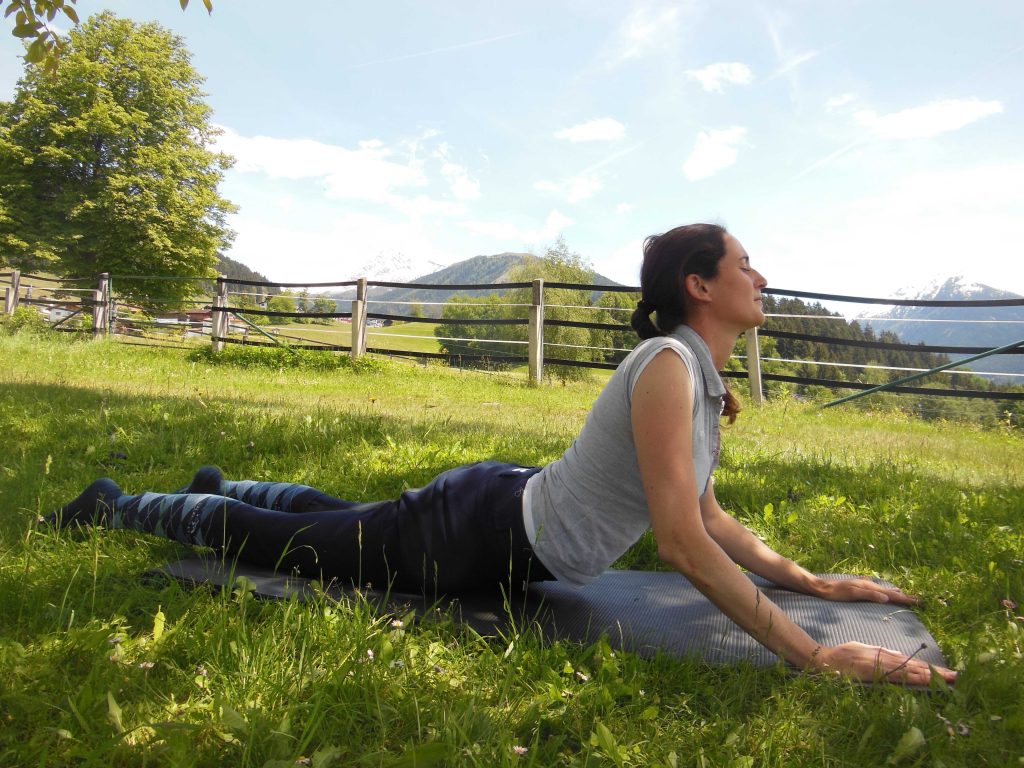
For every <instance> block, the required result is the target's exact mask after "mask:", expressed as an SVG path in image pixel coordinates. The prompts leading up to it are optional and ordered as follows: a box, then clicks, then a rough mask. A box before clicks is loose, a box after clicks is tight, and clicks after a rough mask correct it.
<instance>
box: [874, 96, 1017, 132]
mask: <svg viewBox="0 0 1024 768" xmlns="http://www.w3.org/2000/svg"><path fill="white" fill-rule="evenodd" d="M1002 111H1003V104H1002V102H999V101H982V100H981V99H977V98H973V99H944V100H943V101H934V102H932V103H931V104H925V105H924V106H923V107H911V108H909V109H903V110H900V111H899V112H890V113H889V114H887V115H879V114H877V113H876V112H874V111H873V110H870V109H864V110H861V111H859V112H857V113H856V114H855V115H854V117H855V118H856V120H857V122H858V123H860V124H861V125H863V126H864V127H865V128H867V129H868V130H870V131H871V132H872V133H873V134H874V135H875V136H878V137H879V138H883V139H930V138H932V137H934V136H938V135H939V134H940V133H947V132H949V131H956V130H959V129H961V128H963V127H964V126H966V125H970V124H971V123H973V122H976V121H978V120H981V119H982V118H984V117H988V116H989V115H996V114H999V113H1000V112H1002Z"/></svg>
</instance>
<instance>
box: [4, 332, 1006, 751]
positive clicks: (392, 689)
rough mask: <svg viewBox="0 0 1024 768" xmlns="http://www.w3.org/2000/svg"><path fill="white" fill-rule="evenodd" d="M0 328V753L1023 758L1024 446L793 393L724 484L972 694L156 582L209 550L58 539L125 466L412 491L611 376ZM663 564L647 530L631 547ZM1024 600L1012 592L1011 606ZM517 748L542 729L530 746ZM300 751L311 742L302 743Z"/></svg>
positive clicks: (109, 539)
mask: <svg viewBox="0 0 1024 768" xmlns="http://www.w3.org/2000/svg"><path fill="white" fill-rule="evenodd" d="M187 355H188V353H187V352H185V351H180V350H154V349H145V348H131V349H128V348H124V347H121V346H118V345H117V344H115V343H109V342H100V343H80V342H73V341H71V340H67V339H46V338H31V337H26V336H16V337H13V338H11V337H0V358H2V360H3V365H2V366H0V434H2V435H3V450H2V453H0V722H2V723H3V727H2V728H0V764H3V765H65V764H75V765H96V766H99V765H103V766H108V765H122V764H124V765H135V764H141V763H142V762H146V763H147V764H153V765H181V764H193V763H196V764H207V765H212V764H217V765H253V766H264V765H281V766H284V765H289V766H291V765H296V764H302V765H314V766H330V765H335V766H342V765H414V764H415V765H488V766H492V765H493V766H499V765H527V764H530V765H537V766H547V765H663V766H669V765H707V766H718V765H726V766H754V765H786V766H790V765H794V766H812V765H814V766H817V765H834V766H840V765H851V766H878V765H883V764H886V761H890V764H894V765H939V764H943V765H948V766H953V765H1012V764H1015V763H1016V762H1017V760H1018V758H1020V757H1021V756H1024V704H1022V702H1024V666H1022V657H1021V653H1022V641H1024V634H1022V630H1024V619H1020V618H1019V616H1020V610H1021V609H1020V608H1016V607H1015V604H1016V603H1020V602H1024V575H1022V573H1024V568H1022V564H1024V534H1022V524H1021V515H1022V510H1024V479H1022V476H1021V473H1020V467H1021V466H1024V439H1022V436H1021V435H1020V434H1019V433H1018V432H1012V431H1005V430H981V429H978V428H974V427H971V426H970V425H964V424H942V423H923V422H919V421H915V420H913V419H908V418H904V417H900V416H895V415H893V414H871V413H864V412H860V411H856V410H853V409H846V410H844V409H842V408H836V409H830V410H828V411H821V410H818V409H816V408H814V407H813V406H809V405H806V404H798V403H794V402H790V401H776V402H772V403H770V404H768V405H767V406H766V407H764V408H761V409H754V408H747V409H746V410H745V411H744V413H743V414H742V415H741V417H740V421H739V422H738V423H737V424H736V425H735V426H734V427H732V428H730V429H728V430H726V432H725V436H724V451H723V455H722V466H721V467H720V469H719V471H718V472H717V475H716V477H717V485H716V489H717V495H718V497H719V499H720V500H721V501H722V502H723V505H725V506H726V507H727V508H729V509H730V510H732V511H733V512H734V513H735V514H736V515H737V516H738V517H739V518H740V519H741V520H742V521H743V522H744V523H745V524H747V525H749V526H750V527H751V528H752V529H753V530H755V531H756V532H757V533H758V535H760V536H762V537H764V538H765V540H766V541H768V542H769V544H771V545H772V546H774V547H777V548H778V549H779V550H781V551H782V552H784V553H785V554H788V555H791V556H793V557H794V558H795V559H797V560H799V561H800V562H801V563H802V564H804V565H805V566H807V567H809V568H811V569H812V570H816V571H843V572H864V573H869V574H875V575H879V576H883V577H885V578H889V579H892V580H893V581H896V582H897V583H899V584H900V585H902V586H904V587H906V588H907V589H908V590H910V591H913V592H916V593H919V594H920V595H921V596H922V597H923V599H924V602H923V604H922V606H921V608H920V609H919V611H918V612H919V614H920V616H921V618H922V621H924V623H925V624H926V625H927V626H928V628H929V629H930V631H931V632H932V633H933V635H934V636H935V637H936V639H937V640H938V642H939V643H940V645H941V647H942V650H943V651H944V653H945V654H946V656H947V658H949V659H950V661H951V663H953V664H954V665H957V666H959V667H961V668H962V669H963V670H964V672H963V675H962V677H961V680H960V681H959V683H958V684H957V686H956V688H955V689H953V690H952V691H942V692H935V693H933V694H931V695H927V694H921V693H914V692H908V691H904V690H902V689H899V688H896V687H890V688H872V687H862V686H857V685H852V684H849V683H847V682H845V681H842V680H832V679H824V678H815V677H809V676H790V675H788V674H787V673H786V672H785V670H784V669H782V668H781V667H779V668H775V669H768V670H760V669H754V668H750V667H745V666H742V665H741V666H737V667H725V668H719V667H708V666H704V665H701V664H697V663H694V662H689V661H679V660H676V659H672V658H668V657H658V658H656V659H653V660H643V659H640V658H638V657H635V656H632V655H631V654H626V653H616V652H613V651H612V650H611V649H610V648H609V647H608V646H607V644H606V643H596V644H594V645H592V646H587V647H583V646H577V645H573V644H567V643H560V642H546V641H543V640H542V639H541V638H539V637H538V636H536V634H535V633H534V632H533V630H531V629H529V628H525V629H523V630H521V631H518V632H515V633H512V634H511V635H510V636H508V637H500V638H481V637H479V636H476V635H475V634H473V633H472V632H471V631H469V630H467V629H464V628H461V627H459V626H456V625H454V624H453V623H451V622H445V621H441V622H438V623H429V624H417V625H415V626H413V625H411V622H409V621H403V617H400V616H380V615H376V614H375V613H374V611H372V610H371V609H370V607H369V606H368V605H366V604H365V603H362V602H360V601H359V600H346V601H342V602H340V603H337V602H334V601H332V600H330V599H328V598H326V597H324V598H321V599H318V600H315V601H313V602H312V603H307V604H300V603H297V602H294V601H282V602H267V603H263V602H259V601H255V600H253V599H252V596H251V594H249V593H247V592H246V590H245V589H236V590H234V591H231V592H228V591H225V592H222V593H212V592H210V591H208V590H204V589H196V590H184V589H182V588H181V587H180V586H178V585H177V584H175V583H170V582H166V581H140V579H139V574H141V573H142V572H144V571H145V570H147V569H149V568H152V567H154V566H157V565H160V564H162V563H165V562H167V561H169V560H172V559H175V558H177V557H179V556H180V555H181V554H182V553H183V552H184V551H185V550H184V548H183V547H181V546H179V545H177V544H174V543H171V542H168V541H163V540H158V539H151V538H148V537H145V536H142V535H138V534H135V533H133V532H127V531H96V530H86V531H81V532H68V531H65V532H60V533H54V532H48V531H37V530H36V529H35V527H34V521H35V517H36V515H37V514H40V513H45V512H47V511H49V510H50V509H52V508H53V507H54V506H56V505H58V504H59V503H61V502H63V501H65V500H67V499H68V498H70V497H71V496H73V495H75V494H77V493H78V491H80V490H81V488H82V487H83V486H85V485H86V484H87V483H88V482H89V481H91V480H92V479H94V478H95V477H97V476H101V475H110V476H112V477H114V478H115V479H116V480H118V482H120V483H122V484H123V486H124V487H125V488H126V489H128V490H130V491H133V492H135V491H142V490H148V489H155V490H169V489H172V488H175V487H178V486H180V485H181V484H183V483H184V482H185V481H186V480H187V479H188V478H189V477H190V476H191V473H192V471H193V470H194V469H195V468H196V467H197V466H198V465H200V464H203V463H216V464H219V465H220V466H222V467H223V468H224V469H225V471H226V472H227V474H228V475H230V476H233V477H242V476H245V477H252V478H256V479H279V480H291V481H296V482H302V483H307V484H311V485H316V486H319V487H321V488H323V489H324V490H325V491H327V492H329V493H332V494H336V495H339V496H342V497H352V498H359V499H373V498H380V497H385V496H391V495H394V494H396V493H398V492H400V491H401V490H403V489H404V488H407V487H414V486H417V485H419V484H422V483H424V482H426V481H427V480H429V479H430V478H431V477H432V476H433V475H435V474H436V473H437V472H439V471H441V470H443V469H447V468H449V467H451V466H454V465H457V464H460V463H464V462H468V461H476V460H481V459H490V458H495V459H501V460H506V461H513V462H519V463H522V464H540V463H544V462H547V461H550V460H552V459H554V458H557V457H558V456H559V455H560V454H561V452H562V451H563V450H565V448H566V447H567V446H568V445H569V443H570V442H571V440H572V439H573V437H574V436H575V434H576V433H577V431H578V430H579V428H580V426H581V425H582V423H583V419H584V417H585V415H586V412H587V410H588V408H589V406H590V404H591V403H592V401H593V399H594V398H595V397H596V395H597V393H598V391H599V388H600V381H599V380H598V379H597V378H596V377H595V379H593V380H591V381H585V382H581V383H578V384H568V385H565V386H562V385H558V386H541V387H529V386H527V385H526V384H525V381H524V377H521V376H495V375H485V374H480V373H472V372H460V371H453V370H449V369H447V368H444V367H441V366H436V365H433V364H431V365H428V366H425V367H424V366H421V365H418V364H405V363H399V362H388V361H384V362H380V363H379V364H373V365H368V366H365V367H364V368H363V369H351V368H339V369H337V370H331V371H316V370H305V369H301V368H296V367H289V366H288V365H286V364H281V365H280V367H276V368H275V367H269V368H267V367H262V368H260V367H239V366H237V365H214V364H210V363H208V362H203V361H201V360H197V361H190V360H189V359H188V357H187ZM618 565H619V566H620V567H638V566H639V567H647V568H650V567H660V566H659V564H658V562H657V557H656V553H655V549H654V546H653V541H652V540H651V538H650V537H649V536H647V537H645V538H644V539H643V540H641V542H639V543H638V544H637V545H636V546H635V547H634V548H633V549H632V550H631V551H630V552H628V553H627V554H626V555H625V556H624V557H623V559H622V560H621V561H620V563H619V564H618ZM1011 606H1014V607H1011ZM516 747H518V748H519V749H516ZM297 761H298V762H297Z"/></svg>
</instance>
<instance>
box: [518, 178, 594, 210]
mask: <svg viewBox="0 0 1024 768" xmlns="http://www.w3.org/2000/svg"><path fill="white" fill-rule="evenodd" d="M533 188H534V189H536V190H537V191H539V192H551V193H553V194H556V195H561V196H564V197H565V201H566V202H567V203H570V204H575V203H579V202H582V201H583V200H588V199H590V198H591V197H593V196H594V195H596V194H597V193H598V192H600V191H601V190H602V189H603V188H604V183H603V182H602V181H601V180H600V179H599V178H598V177H597V176H594V175H590V174H583V175H580V176H576V177H574V178H572V179H569V180H568V181H566V182H563V183H557V182H554V181H538V182H535V183H534V185H533Z"/></svg>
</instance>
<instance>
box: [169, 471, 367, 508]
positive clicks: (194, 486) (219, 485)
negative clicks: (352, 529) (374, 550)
mask: <svg viewBox="0 0 1024 768" xmlns="http://www.w3.org/2000/svg"><path fill="white" fill-rule="evenodd" d="M179 493H208V494H213V495H218V496H227V497H228V498H231V499H238V500H239V501H242V502H245V503H246V504H250V505H252V506H254V507H260V508H262V509H271V510H274V511H276V512H323V511H327V510H341V509H348V508H350V507H352V506H353V503H352V502H350V501H345V500H344V499H337V498H335V497H333V496H328V495H327V494H326V493H322V492H321V491H318V490H317V489H316V488H311V487H310V486H308V485H299V484H297V483H269V482H261V481H257V480H225V479H224V475H223V474H222V473H221V471H220V470H219V469H218V468H217V467H213V466H206V467H200V468H199V470H198V471H197V472H196V474H195V477H193V478H192V482H191V483H189V484H188V485H187V486H185V487H184V488H183V489H182V490H181V491H179Z"/></svg>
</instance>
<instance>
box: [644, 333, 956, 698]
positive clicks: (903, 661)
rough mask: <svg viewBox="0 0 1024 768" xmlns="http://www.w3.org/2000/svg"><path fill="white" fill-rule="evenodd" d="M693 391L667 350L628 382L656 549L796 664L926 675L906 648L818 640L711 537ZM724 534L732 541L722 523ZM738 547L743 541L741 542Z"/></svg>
mask: <svg viewBox="0 0 1024 768" xmlns="http://www.w3.org/2000/svg"><path fill="white" fill-rule="evenodd" d="M692 398H693V394H692V389H691V384H690V377H689V373H688V371H687V370H686V367H685V365H684V364H683V362H682V360H681V359H680V358H679V356H678V355H676V354H675V353H674V352H672V351H671V350H665V351H663V352H660V353H658V354H657V355H656V356H655V357H654V359H653V360H652V361H651V362H650V363H649V364H648V365H647V368H646V369H645V370H644V372H643V373H642V374H641V376H640V378H639V380H638V381H637V383H636V385H635V387H634V388H633V395H632V410H631V419H632V429H633V438H634V442H635V445H636V453H637V460H638V462H639V466H640V475H641V478H642V481H643V485H644V493H645V494H646V498H647V506H648V509H649V510H650V515H651V527H652V529H653V531H654V537H655V539H656V540H657V543H658V555H659V556H660V557H661V558H662V559H663V560H665V561H666V562H667V563H669V564H671V565H672V566H673V567H674V568H675V569H676V570H678V571H679V572H680V573H681V574H683V575H684V576H685V577H686V578H687V579H689V580H690V582H691V583H692V584H693V585H694V586H695V587H696V588H697V589H698V590H700V591H701V592H702V593H703V594H704V595H705V596H706V597H707V598H708V599H709V600H711V602H712V603H714V604H715V605H716V606H717V607H718V608H719V610H721V611H722V612H723V613H725V614H726V616H728V617H729V618H730V619H732V620H733V621H734V622H736V624H738V625H739V626H740V627H741V628H742V629H743V630H745V631H746V632H747V633H749V634H750V635H751V636H752V637H753V638H754V639H755V640H757V641H758V642H760V643H762V644H763V645H765V646H766V647H767V648H769V649H770V650H771V651H773V652H774V653H776V654H778V655H779V656H781V657H782V658H784V659H785V660H786V661H788V662H790V663H791V664H793V665H795V666H797V667H800V668H804V669H815V670H826V669H827V670H831V671H837V672H844V673H847V674H851V675H853V676H855V677H858V678H861V679H865V680H872V679H875V678H878V677H882V678H886V679H898V680H900V681H903V682H910V683H918V684H920V683H925V682H927V681H928V680H929V679H930V676H931V671H930V669H929V667H928V665H927V664H925V663H923V662H919V661H918V660H916V659H910V660H908V659H907V657H906V656H905V655H904V654H900V653H896V652H894V651H888V650H886V649H882V648H876V647H872V646H866V645H862V644H859V643H849V644H845V645H842V646H837V647H834V648H830V647H825V646H820V645H819V644H818V643H816V642H815V641H814V640H813V639H812V638H811V637H810V635H808V634H807V633H806V632H805V631H804V630H803V629H801V628H800V627H799V626H797V625H796V624H795V623H794V622H793V621H792V619H790V618H789V616H787V615H786V614H785V612H784V611H782V610H781V609H780V608H779V607H778V606H777V605H775V604H774V603H773V602H772V601H771V600H769V599H768V597H767V596H765V595H764V594H763V593H762V592H761V591H760V590H758V589H757V588H756V587H755V586H754V584H753V583H751V581H750V579H748V578H747V577H746V576H744V575H743V573H742V572H741V571H740V570H739V569H738V568H737V567H736V565H735V563H734V562H733V560H732V558H731V557H730V556H729V555H728V554H727V553H726V551H725V550H724V549H723V547H722V546H721V545H720V544H719V543H718V542H717V541H716V540H715V539H714V538H712V536H711V535H710V534H709V531H708V529H707V528H706V527H705V524H704V520H703V518H702V515H701V505H700V503H699V500H698V491H697V488H696V480H695V478H694V472H693V462H692V459H691V457H692V455H693V452H692V442H691V441H692V438H691V432H692V415H691V410H692ZM723 514H724V513H723ZM725 539H726V540H727V541H731V537H730V535H729V532H728V529H726V535H725ZM739 548H740V550H744V548H745V547H744V545H743V544H742V543H741V544H740V547H739ZM765 549H767V548H765ZM769 551H770V550H769ZM769 570H771V569H769ZM942 673H943V676H944V677H946V678H947V679H949V680H952V679H953V677H955V673H953V672H950V671H949V670H943V671H942ZM890 674H891V675H892V677H891V678H890V677H889V675H890Z"/></svg>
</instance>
